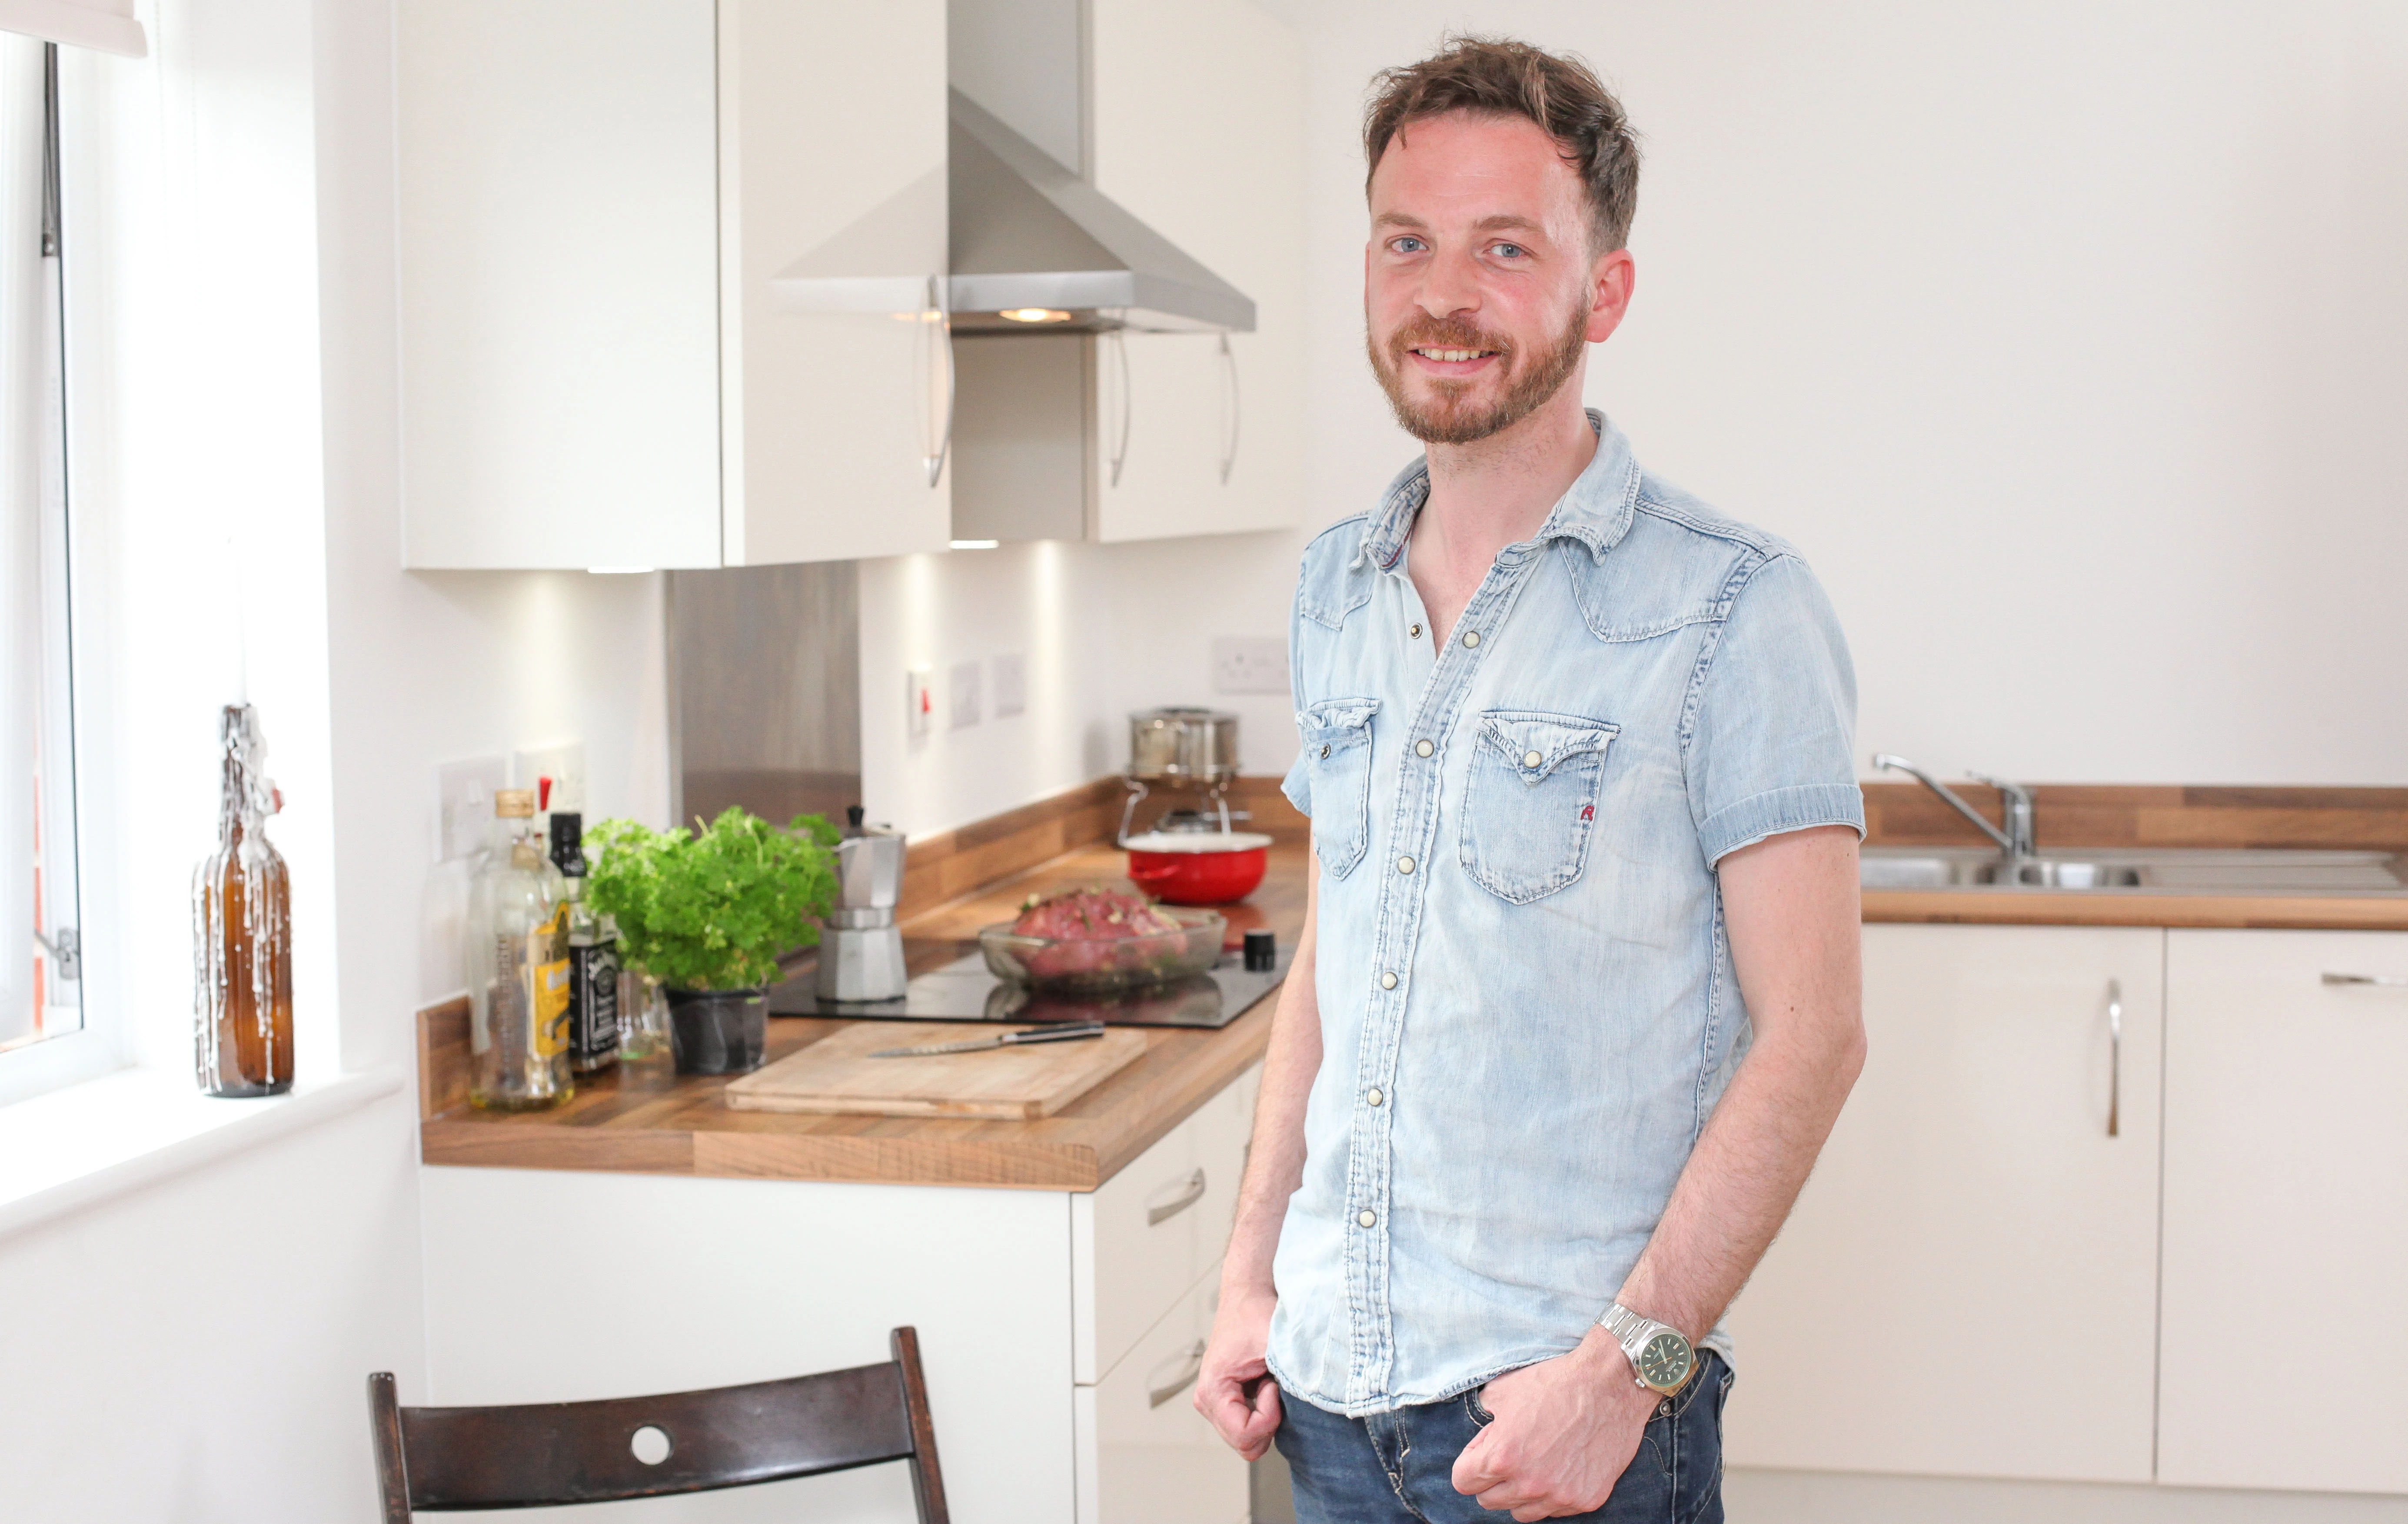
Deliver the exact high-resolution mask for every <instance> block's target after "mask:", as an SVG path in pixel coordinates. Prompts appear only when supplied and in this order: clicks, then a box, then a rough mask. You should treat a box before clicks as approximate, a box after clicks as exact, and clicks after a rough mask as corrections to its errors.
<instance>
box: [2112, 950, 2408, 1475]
mask: <svg viewBox="0 0 2408 1524" xmlns="http://www.w3.org/2000/svg"><path fill="white" fill-rule="evenodd" d="M2169 937H2170V942H2169V946H2168V950H2167V971H2168V973H2167V987H2168V991H2169V999H2170V1001H2171V1006H2172V1010H2173V1019H2172V1030H2171V1035H2170V1036H2169V1038H2168V1041H2167V1051H2166V1161H2165V1172H2166V1179H2165V1291H2164V1296H2165V1303H2164V1318H2165V1325H2164V1327H2165V1335H2164V1354H2163V1360H2164V1365H2163V1385H2162V1388H2161V1396H2160V1401H2159V1407H2158V1414H2159V1417H2158V1422H2159V1431H2158V1446H2157V1477H2158V1480H2160V1481H2163V1482H2169V1483H2181V1484H2187V1485H2191V1486H2217V1487H2246V1488H2286V1489H2301V1490H2315V1491H2326V1490H2329V1491H2348V1492H2408V1295H2403V1290H2402V1288H2403V1285H2408V934H2401V933H2377V932H2257V931H2248V932H2210V931H2177V932H2172V933H2169ZM2327 976H2341V978H2342V979H2343V980H2345V981H2356V980H2364V981H2368V982H2328V979H2327ZM2377 980H2380V981H2386V982H2372V981H2377Z"/></svg>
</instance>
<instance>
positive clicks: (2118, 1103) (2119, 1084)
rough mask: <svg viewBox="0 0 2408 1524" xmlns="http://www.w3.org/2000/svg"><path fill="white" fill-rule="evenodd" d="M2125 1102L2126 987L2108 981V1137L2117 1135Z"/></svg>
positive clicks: (2120, 982) (2114, 980) (2120, 983)
mask: <svg viewBox="0 0 2408 1524" xmlns="http://www.w3.org/2000/svg"><path fill="white" fill-rule="evenodd" d="M2123 1100H2124V986H2123V982H2122V981H2121V980H2118V979H2109V980H2108V981H2107V1135H2108V1136H2109V1137H2111V1138H2112V1137H2114V1136H2115V1135H2116V1131H2117V1126H2116V1124H2117V1123H2118V1121H2119V1120H2120V1119H2121V1118H2119V1116H2118V1115H2117V1114H2118V1113H2119V1112H2120V1111H2121V1110H2122V1109H2123Z"/></svg>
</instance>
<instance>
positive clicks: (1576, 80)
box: [1363, 35, 1639, 253]
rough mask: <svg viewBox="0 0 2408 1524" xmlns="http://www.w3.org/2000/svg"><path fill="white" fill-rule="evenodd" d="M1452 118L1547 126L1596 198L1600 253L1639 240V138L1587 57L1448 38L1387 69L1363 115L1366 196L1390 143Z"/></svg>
mask: <svg viewBox="0 0 2408 1524" xmlns="http://www.w3.org/2000/svg"><path fill="white" fill-rule="evenodd" d="M1450 111H1469V112H1472V113H1474V114H1475V115H1480V116H1498V117H1526V118H1527V119H1528V120H1530V121H1535V122H1537V123H1538V124H1539V125H1540V126H1541V128H1543V129H1545V131H1546V133H1547V135H1549V136H1550V137H1553V138H1554V139H1555V144H1556V146H1557V148H1558V149H1560V150H1561V151H1562V153H1563V156H1564V162H1565V163H1566V164H1570V165H1571V167H1572V172H1573V173H1574V174H1576V175H1578V176H1579V177H1580V179H1581V185H1582V187H1583V189H1584V190H1585V191H1586V192H1588V206H1589V225H1590V229H1591V231H1592V232H1593V233H1594V235H1596V238H1597V248H1598V251H1599V252H1600V253H1602V252H1606V251H1610V250H1612V249H1620V248H1622V247H1623V245H1624V244H1625V243H1627V242H1628V241H1629V237H1630V219H1631V216H1632V214H1633V213H1635V212H1637V211H1638V209H1639V135H1638V134H1637V133H1636V132H1634V131H1632V130H1631V126H1630V118H1629V116H1628V115H1627V114H1626V113H1625V112H1624V111H1623V109H1622V103H1621V102H1620V101H1618V100H1615V99H1614V98H1613V92H1612V91H1610V90H1608V89H1606V88H1605V84H1604V81H1602V80H1600V79H1599V78H1598V77H1597V73H1596V71H1595V70H1593V69H1591V68H1590V67H1589V66H1588V65H1587V64H1585V63H1584V62H1582V61H1581V60H1580V59H1579V58H1578V57H1575V56H1573V55H1571V54H1569V53H1551V52H1548V51H1546V50H1544V49H1541V48H1534V47H1532V46H1530V44H1528V43H1527V42H1519V41H1516V40H1514V39H1513V38H1512V37H1487V36H1469V35H1466V36H1450V37H1448V38H1447V39H1446V40H1445V43H1444V44H1443V46H1441V48H1440V50H1438V52H1436V53H1435V54H1433V55H1432V56H1430V57H1428V58H1426V59H1423V60H1422V61H1421V62H1420V63H1418V64H1404V65H1401V66H1400V67H1398V68H1393V69H1383V70H1381V71H1380V73H1379V74H1378V75H1377V76H1375V77H1374V78H1373V79H1372V93H1371V104H1370V107H1369V109H1368V110H1366V111H1365V112H1364V114H1363V156H1364V158H1365V160H1366V161H1367V166H1366V169H1365V171H1364V187H1365V189H1366V190H1367V191H1368V190H1369V186H1370V173H1371V171H1373V170H1376V169H1378V168H1379V167H1380V155H1381V154H1383V153H1384V152H1386V151H1387V148H1388V140H1389V139H1390V138H1393V137H1395V136H1396V135H1397V134H1398V132H1399V131H1401V130H1402V129H1403V128H1404V127H1405V126H1406V125H1407V124H1408V123H1411V122H1414V121H1422V120H1424V119H1425V118H1428V117H1436V116H1443V115H1445V114H1446V113H1447V112H1450Z"/></svg>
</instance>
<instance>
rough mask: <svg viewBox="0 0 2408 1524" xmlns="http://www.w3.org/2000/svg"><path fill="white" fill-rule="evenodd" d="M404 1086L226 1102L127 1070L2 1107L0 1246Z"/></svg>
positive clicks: (343, 1081)
mask: <svg viewBox="0 0 2408 1524" xmlns="http://www.w3.org/2000/svg"><path fill="white" fill-rule="evenodd" d="M403 1079H404V1075H403V1072H402V1070H401V1069H400V1067H399V1066H397V1065H396V1066H394V1067H389V1068H384V1069H373V1070H369V1071H367V1072H366V1073H363V1074H356V1075H326V1076H323V1077H320V1078H312V1079H302V1080H298V1081H296V1082H295V1083H294V1087H293V1089H292V1090H290V1091H289V1092H287V1093H286V1094H283V1095H276V1096H269V1097H267V1098H265V1099H264V1100H258V1101H221V1100H214V1099H212V1098H210V1097H208V1096H206V1095H203V1094H201V1093H200V1092H199V1091H198V1090H195V1089H194V1088H193V1076H192V1075H191V1073H190V1072H189V1071H182V1070H179V1071H168V1070H163V1069H121V1070H118V1071H117V1072H116V1073H114V1074H111V1075H103V1076H102V1077H101V1078H98V1079H93V1080H87V1081H85V1082H84V1083H83V1084H80V1085H71V1086H68V1087H67V1088H66V1089H65V1090H53V1091H51V1092H50V1093H49V1094H47V1095H38V1096H35V1097H33V1098H31V1099H29V1100H24V1101H20V1102H17V1103H16V1104H13V1105H9V1106H5V1107H0V1238H7V1236H9V1235H10V1234H12V1233H15V1232H22V1230H24V1229H27V1228H31V1227H34V1226H36V1224H39V1223H44V1222H48V1221H50V1220H51V1219H53V1218H59V1217H64V1216H65V1215H66V1214H67V1213H70V1212H76V1211H80V1210H82V1209H83V1208H84V1207H87V1206H90V1205H92V1204H94V1203H96V1202H101V1201H106V1200H108V1199H109V1198H110V1197H113V1196H121V1195H123V1194H125V1193H126V1192H128V1191H132V1190H138V1189H141V1188H143V1187H144V1186H148V1185H153V1184H156V1183H157V1182H159V1181H161V1180H165V1179H167V1178H169V1177H171V1176H174V1175H181V1174H183V1173H185V1172H186V1171H188V1170H193V1169H197V1168H199V1167H200V1166H201V1165H203V1164H207V1163H209V1162H211V1161H215V1160H219V1159H223V1158H225V1157H226V1156H227V1155H229V1154H235V1153H239V1152H241V1151H242V1150H243V1149H245V1148H250V1147H255V1146H256V1145H258V1144H262V1143H265V1142H267V1141H268V1140H269V1139H271V1138H279V1137H283V1136H285V1135H286V1134H288V1133H291V1132H298V1131H300V1130H301V1129H303V1128H307V1127H311V1126H315V1125H316V1124H317V1123H319V1122H322V1121H325V1120H328V1119H329V1118H335V1117H340V1116H343V1115H345V1114H346V1113H349V1112H351V1111H355V1110H357V1109H358V1108H359V1107H361V1106H364V1105H366V1104H368V1103H370V1102H372V1101H376V1100H380V1099H381V1098H383V1097H385V1096H388V1095H391V1094H393V1093H394V1091H396V1090H400V1089H401V1087H402V1082H403Z"/></svg>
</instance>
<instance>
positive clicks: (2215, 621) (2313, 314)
mask: <svg viewBox="0 0 2408 1524" xmlns="http://www.w3.org/2000/svg"><path fill="white" fill-rule="evenodd" d="M1270 8H1272V9H1275V10H1278V11H1280V12H1282V13H1283V14H1284V15H1286V16H1287V17H1289V18H1290V20H1291V21H1292V22H1293V24H1296V25H1297V26H1298V27H1299V28H1300V29H1301V30H1302V31H1303V32H1304V34H1305V36H1306V38H1307V48H1308V53H1309V57H1310V60H1311V64H1310V69H1311V73H1310V79H1311V85H1310V88H1311V91H1312V121H1311V134H1312V141H1311V144H1310V150H1309V151H1310V153H1311V156H1312V204H1313V207H1314V214H1313V215H1314V221H1312V224H1311V226H1310V228H1309V230H1308V234H1307V236H1306V237H1305V238H1304V239H1303V240H1302V241H1301V243H1300V245H1299V248H1300V249H1301V250H1302V252H1303V255H1304V257H1306V258H1309V259H1310V260H1311V261H1312V267H1313V281H1314V284H1313V287H1312V303H1313V306H1314V310H1315V311H1316V312H1317V314H1318V318H1319V331H1318V334H1317V335H1316V338H1315V341H1314V349H1313V363H1314V372H1313V378H1312V379H1313V389H1312V390H1313V396H1314V398H1315V401H1316V404H1317V406H1318V408H1319V411H1318V412H1317V413H1316V415H1315V418H1314V424H1313V428H1314V441H1315V451H1316V453H1315V455H1314V461H1313V477H1312V482H1313V487H1314V491H1315V493H1316V496H1317V497H1318V499H1319V500H1321V501H1323V502H1326V503H1327V504H1329V505H1331V510H1330V517H1332V518H1335V517H1337V516H1338V514H1339V513H1340V512H1342V511H1349V508H1350V506H1351V505H1355V504H1358V503H1360V502H1362V501H1363V500H1364V499H1365V497H1366V495H1367V494H1368V493H1369V492H1371V491H1376V490H1377V488H1378V487H1379V485H1380V484H1381V483H1382V482H1383V481H1384V480H1385V479H1386V477H1387V476H1388V475H1389V473H1391V472H1392V471H1394V470H1395V469H1396V467H1397V466H1398V464H1399V463H1401V462H1402V461H1404V460H1406V459H1409V458H1410V456H1411V454H1412V447H1411V445H1410V443H1409V442H1408V441H1407V440H1406V439H1405V438H1404V436H1403V435H1402V434H1399V433H1398V431H1397V429H1396V428H1395V426H1394V425H1393V424H1392V423H1391V422H1390V421H1389V420H1388V419H1387V417H1386V413H1385V409H1384V407H1383V404H1382V402H1381V400H1380V397H1379V394H1378V392H1377V391H1376V390H1375V388H1374V387H1373V385H1372V383H1371V381H1370V379H1369V376H1368V374H1367V373H1366V370H1365V366H1364V363H1363V361H1362V359H1361V354H1360V350H1361V322H1360V312H1361V305H1360V258H1361V255H1360V250H1361V247H1362V242H1363V225H1362V210H1361V208H1362V190H1361V185H1362V165H1361V157H1360V149H1359V147H1358V137H1357V135H1358V133H1359V112H1360V109H1361V103H1362V99H1363V92H1364V87H1365V84H1366V82H1367V81H1368V79H1369V77H1370V75H1371V73H1372V72H1373V70H1375V69H1377V68H1379V67H1381V66H1383V65H1386V64H1396V63H1400V62H1406V61H1410V60H1412V59H1413V58H1417V57H1420V56H1423V55H1424V54H1426V52H1428V51H1429V50H1432V48H1433V47H1434V46H1435V44H1436V43H1437V41H1438V38H1439V36H1440V34H1441V31H1443V30H1444V29H1445V28H1447V27H1449V26H1458V27H1465V28H1473V29H1478V28H1486V29H1493V30H1498V31H1507V32H1511V33H1513V34H1516V35H1519V36H1525V37H1527V38H1529V39H1530V40H1532V41H1535V42H1539V43H1541V44H1543V45H1546V46H1550V47H1556V48H1570V49H1573V50H1579V51H1581V52H1583V53H1584V54H1585V55H1586V56H1587V57H1588V58H1589V59H1590V60H1591V61H1592V62H1594V63H1595V64H1597V65H1598V67H1599V68H1600V70H1601V71H1602V72H1603V73H1605V74H1606V75H1607V76H1608V77H1609V78H1610V79H1611V80H1612V81H1613V82H1614V83H1615V84H1616V86H1617V87H1618V89H1619V90H1620V92H1621V93H1622V94H1623V97H1624V99H1625V101H1626V103H1627V105H1628V106H1629V107H1630V110H1631V113H1632V115H1633V117H1634V119H1635V120H1636V121H1637V123H1638V125H1639V126H1640V127H1641V130H1642V131H1643V132H1644V133H1645V135H1646V150H1647V161H1646V167H1645V170H1644V172H1643V173H1642V176H1641V190H1640V198H1639V218H1638V223H1637V226H1636V229H1635V230H1634V233H1633V235H1632V240H1631V248H1632V250H1633V252H1634V253H1635V254H1636V255H1637V257H1638V262H1639V282H1638V298H1637V303H1636V305H1635V306H1634V308H1633V310H1632V315H1631V317H1630V320H1629V321H1628V322H1627V324H1626V326H1625V327H1624V329H1623V330H1622V332H1621V333H1620V334H1619V335H1616V336H1615V337H1614V338H1613V341H1612V342H1611V343H1609V344H1608V345H1607V346H1606V347H1605V349H1604V350H1603V351H1602V355H1601V357H1600V361H1599V363H1595V364H1593V367H1592V376H1591V380H1590V385H1589V398H1590V401H1591V402H1592V404H1594V405H1596V406H1603V407H1605V408H1607V409H1608V410H1609V411H1610V412H1611V413H1612V414H1613V416H1614V418H1615V419H1616V420H1617V421H1619V422H1620V423H1622V424H1623V425H1624V427H1625V428H1627V430H1628V432H1629V434H1630V435H1631V437H1632V440H1633V442H1634V443H1635V445H1636V447H1637V449H1638V450H1639V453H1640V457H1641V460H1642V461H1643V462H1645V463H1647V464H1648V465H1649V466H1650V467H1651V468H1652V469H1654V470H1656V471H1657V472H1660V473H1662V474H1663V475H1664V476H1666V477H1670V478H1671V479H1673V480H1675V481H1678V482H1680V483H1681V484H1682V485H1684V486H1685V487H1687V488H1689V489H1691V490H1692V491H1697V492H1699V493H1700V494H1702V495H1704V496H1705V497H1706V498H1708V499H1709V500H1710V501H1713V502H1714V503H1716V504H1717V505H1718V506H1721V507H1723V508H1724V509H1725V510H1726V511H1727V512H1730V513H1732V514H1735V515H1737V516H1739V517H1741V518H1742V519H1746V520H1752V521H1754V522H1756V523H1758V524H1761V525H1764V526H1765V527H1767V528H1770V529H1771V530H1774V531H1776V532H1778V533H1780V534H1785V535H1787V536H1788V537H1790V538H1791V539H1793V540H1795V541H1796V542H1797V543H1798V544H1799V546H1800V547H1801V548H1803V549H1804V550H1805V552H1806V554H1807V556H1808V557H1809V558H1810V559H1811V560H1812V561H1813V563H1814V565H1815V567H1816V569H1817V570H1818V571H1819V572H1820V573H1821V575H1822V577H1823V578H1824V580H1825V581H1826V583H1827V584H1828V586H1829V588H1830V590H1831V592H1832V595H1833V597H1834V598H1835V600H1836V601H1837V603H1838V605H1839V608H1840V613H1841V616H1842V619H1843V620H1844V621H1845V623H1846V625H1847V628H1848V632H1849V634H1850V637H1851V640H1852V642H1853V644H1854V647H1855V651H1856V662H1857V669H1858V675H1859V678H1860V681H1861V686H1862V699H1863V704H1862V722H1861V725H1860V727H1859V739H1860V743H1861V744H1860V748H1859V749H1861V750H1863V751H1865V752H1868V753H1870V752H1871V751H1872V750H1874V749H1877V748H1878V749H1887V750H1894V751H1899V752H1901V753H1904V754H1905V755H1907V756H1911V757H1914V758H1915V759H1916V760H1917V761H1919V762H1924V763H1925V764H1927V765H1929V766H1934V767H1942V768H1955V767H1963V766H1980V767H1983V768H1985V769H1986V770H1989V771H1995V772H2000V773H2003V774H2005V775H2007V776H2020V777H2025V778H2031V779H2040V780H2054V781H2066V782H2075V781H2085V782H2087V781H2133V782H2200V783H2206V782H2238V783H2249V782H2267V783H2370V784H2372V783H2386V784H2399V783H2403V782H2408V705H2403V704H2401V702H2399V698H2398V692H2399V688H2400V677H2401V672H2402V669H2403V659H2408V598H2403V597H2402V596H2401V591H2400V580H2401V578H2400V572H2399V567H2400V565H2401V562H2402V560H2403V557H2408V514H2403V513H2402V512H2401V497H2402V489H2403V486H2408V464H2403V463H2402V460H2401V455H2400V452H2399V450H2398V449H2397V447H2396V443H2395V440H2396V437H2397V435H2398V434H2399V429H2400V425H2399V422H2398V415H2399V413H2400V412H2401V405H2402V404H2403V402H2408V358H2403V357H2408V283H2403V282H2402V281H2401V278H2400V276H2399V272H2398V268H2397V265H2398V260H2397V251H2398V249H2400V248H2401V246H2402V243H2403V240H2408V140H2403V138H2402V136H2401V130H2400V123H2401V116H2402V111H2403V108H2408V11H2403V10H2402V9H2401V7H2398V6H2396V5H2391V4H2387V3H2385V0H2323V3H2314V4H2305V5H2290V6H2269V5H2263V4H2246V3H2238V0H2226V3H2210V4H2199V3H2179V4H2178V3H2171V0H2112V3H2104V4H2102V3H2099V0H2083V3H2078V4H2077V3H2072V0H2046V3H2041V0H2035V3H2031V4H2024V5H2017V6H2006V7H2001V6H1967V5H1944V6H1935V5H1929V4H1924V3H1919V0H1839V3H1832V4H1822V5H1814V6H1796V5H1788V4H1783V3H1779V0H1713V3H1705V4H1677V5H1676V4H1666V3H1662V0H1643V3H1642V0H1515V3H1513V4H1510V5H1508V4H1484V5H1462V4H1441V3H1433V0H1380V3H1378V4H1372V3H1369V0H1314V3H1312V4H1305V3H1302V0H1281V3H1273V4H1272V5H1271V6H1270Z"/></svg>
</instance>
